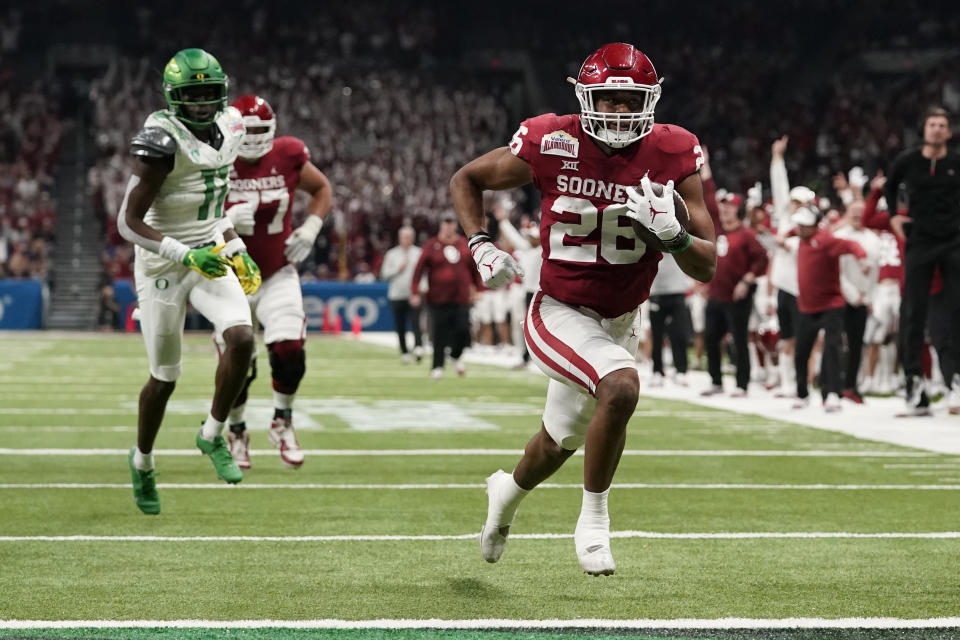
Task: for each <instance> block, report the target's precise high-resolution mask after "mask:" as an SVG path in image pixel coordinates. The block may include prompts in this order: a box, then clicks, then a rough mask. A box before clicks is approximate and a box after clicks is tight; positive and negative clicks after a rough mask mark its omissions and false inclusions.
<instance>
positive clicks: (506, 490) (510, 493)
mask: <svg viewBox="0 0 960 640" xmlns="http://www.w3.org/2000/svg"><path fill="white" fill-rule="evenodd" d="M509 477H510V479H509V481H503V482H501V483H500V485H499V486H498V487H497V493H499V494H500V495H499V497H500V500H499V505H498V506H499V510H496V509H495V510H494V511H493V512H490V511H487V524H489V525H493V526H495V527H504V526H507V525H510V524H512V523H513V518H514V516H516V515H517V507H518V506H520V501H521V500H523V498H524V496H526V495H527V494H528V493H530V489H523V488H521V487H520V485H518V484H517V481H516V480H514V479H513V474H512V473H510V474H509Z"/></svg>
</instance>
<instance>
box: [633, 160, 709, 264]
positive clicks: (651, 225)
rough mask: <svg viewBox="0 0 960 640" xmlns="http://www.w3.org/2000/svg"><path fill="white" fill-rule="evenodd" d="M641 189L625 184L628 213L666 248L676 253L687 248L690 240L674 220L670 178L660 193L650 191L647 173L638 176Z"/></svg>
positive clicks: (674, 211)
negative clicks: (640, 190)
mask: <svg viewBox="0 0 960 640" xmlns="http://www.w3.org/2000/svg"><path fill="white" fill-rule="evenodd" d="M640 188H641V189H642V190H643V193H642V194H641V193H640V192H638V191H637V190H636V189H635V188H633V187H627V216H628V217H630V218H633V219H634V220H636V221H637V222H639V223H640V224H642V225H643V226H644V227H646V228H647V229H649V230H650V231H652V232H653V234H654V235H656V236H657V237H658V238H660V241H661V242H663V245H664V247H666V249H667V251H669V252H671V253H676V252H678V251H683V250H684V249H686V248H687V247H689V246H690V243H691V242H693V240H692V239H691V237H690V235H689V234H688V233H687V231H686V229H684V228H683V226H682V225H681V224H680V221H679V220H677V213H676V207H675V205H674V202H673V180H670V181H669V182H667V184H666V185H665V186H664V187H663V193H662V194H661V195H659V196H658V195H656V194H654V193H653V188H652V187H651V186H650V178H648V177H647V176H643V178H641V180H640Z"/></svg>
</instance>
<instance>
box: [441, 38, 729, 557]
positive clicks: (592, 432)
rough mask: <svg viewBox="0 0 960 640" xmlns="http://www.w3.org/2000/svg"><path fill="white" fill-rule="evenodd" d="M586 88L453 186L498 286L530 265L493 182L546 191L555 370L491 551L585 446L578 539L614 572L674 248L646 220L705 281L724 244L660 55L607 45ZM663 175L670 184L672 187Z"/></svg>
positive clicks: (548, 358)
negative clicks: (671, 102)
mask: <svg viewBox="0 0 960 640" xmlns="http://www.w3.org/2000/svg"><path fill="white" fill-rule="evenodd" d="M576 95H577V98H578V99H579V101H580V105H581V109H582V111H581V114H579V115H565V116H557V115H555V114H552V113H550V114H546V115H542V116H537V117H535V118H530V119H529V120H525V121H524V122H523V123H522V124H521V125H520V128H519V129H518V130H517V133H516V135H514V137H513V140H512V141H511V143H510V145H509V146H508V147H501V148H499V149H495V150H493V151H491V152H489V153H487V154H486V155H483V156H481V157H479V158H477V159H475V160H473V161H472V162H470V163H468V164H467V165H465V166H464V167H463V168H461V169H460V170H459V171H458V172H457V173H456V174H455V175H454V176H453V178H452V179H451V181H450V188H451V191H452V195H453V203H454V208H455V209H456V211H457V214H458V215H459V217H460V223H461V225H462V226H463V229H464V231H465V232H466V233H467V235H468V236H470V238H471V240H470V247H471V250H472V252H473V255H474V259H475V260H476V262H477V265H478V267H479V269H480V274H481V275H482V276H483V279H484V283H485V284H486V285H487V286H488V287H500V286H503V285H504V284H506V283H507V282H508V281H510V280H511V279H512V278H513V277H514V275H515V274H516V273H517V272H518V268H517V266H516V263H515V262H514V261H513V259H512V258H511V257H510V256H509V255H508V254H506V253H505V252H503V251H500V250H499V249H497V248H496V247H495V246H494V245H493V243H492V242H490V239H489V237H488V236H487V234H486V232H485V231H484V230H483V226H482V225H483V222H484V216H483V208H482V195H483V191H484V190H485V189H511V188H515V187H520V186H522V185H525V184H528V183H530V182H533V183H534V185H536V187H537V188H538V189H539V190H540V192H541V195H542V215H541V218H540V239H541V246H542V247H543V267H542V269H541V272H540V286H541V291H540V292H539V293H537V294H536V296H535V297H534V299H533V302H532V303H531V305H530V308H529V310H528V312H527V318H526V323H525V324H526V326H525V334H526V342H527V347H528V349H529V350H530V354H531V356H532V357H533V359H534V361H535V362H536V363H537V364H538V366H539V367H540V368H541V369H542V370H543V371H544V373H546V374H547V375H548V376H550V378H551V380H550V383H549V386H548V388H547V401H546V408H545V409H544V413H543V424H542V428H541V429H540V431H539V432H538V433H537V434H536V435H535V436H534V437H533V438H532V439H531V440H530V442H529V443H528V444H527V447H526V450H525V452H524V455H523V457H522V458H521V460H520V462H519V464H518V465H517V467H516V468H515V469H514V470H513V473H512V474H508V473H505V472H503V471H497V472H496V473H494V474H493V475H491V476H490V477H489V478H488V479H487V493H488V495H489V499H488V510H487V520H486V524H485V525H484V527H483V530H482V531H481V533H480V546H481V552H482V554H483V557H484V559H485V560H487V562H496V561H497V560H498V559H499V558H500V555H501V554H502V553H503V548H504V545H505V544H506V536H507V534H508V532H509V527H510V524H511V523H512V522H513V517H514V514H515V513H516V509H517V506H518V504H519V502H520V500H521V499H522V498H523V496H524V495H526V494H527V493H528V492H529V491H530V490H531V489H533V488H534V487H535V486H537V485H538V484H540V483H541V482H543V481H544V480H545V479H546V478H548V477H549V476H550V475H551V474H552V473H553V472H554V471H556V470H557V469H559V468H560V466H561V465H562V464H563V463H564V461H565V460H566V459H567V458H569V457H570V456H571V455H572V454H573V452H574V450H576V449H577V448H578V447H580V446H581V445H584V447H585V449H584V454H585V457H584V483H583V486H584V490H583V506H582V510H581V513H580V518H579V520H578V521H577V527H576V531H575V534H574V542H575V545H576V552H577V557H578V559H579V562H580V566H581V567H582V568H583V570H584V571H585V572H586V573H589V574H591V575H609V574H611V573H613V571H614V568H615V565H614V561H613V556H612V554H611V551H610V519H609V515H608V512H607V494H608V492H609V490H610V484H611V482H612V479H613V474H614V471H615V470H616V467H617V463H618V462H619V459H620V454H621V453H622V451H623V447H624V443H625V439H626V426H627V421H628V420H629V418H630V416H631V415H632V414H633V410H634V407H635V406H636V403H637V398H638V394H639V384H640V383H639V379H638V377H637V371H636V369H635V367H634V356H635V353H636V349H637V332H636V319H637V307H638V306H639V305H640V303H641V302H642V301H643V300H645V299H646V297H647V295H648V293H649V290H650V284H651V282H652V280H653V277H654V275H655V274H656V272H657V263H658V262H659V261H660V258H661V257H662V254H661V253H660V252H659V251H657V250H655V249H653V248H652V247H649V246H647V245H646V244H644V242H643V241H642V240H641V239H640V238H639V237H638V236H637V235H636V233H635V232H634V229H633V226H632V222H633V220H636V221H637V222H639V223H641V224H643V225H644V226H645V227H647V228H648V229H649V230H650V231H651V232H653V233H655V234H656V235H657V237H659V238H660V239H661V241H662V242H663V244H664V245H665V246H666V247H669V248H670V250H671V252H672V253H673V254H674V257H675V258H676V261H677V264H678V265H680V267H681V269H683V270H684V271H685V272H686V273H687V274H689V275H690V276H692V277H694V278H696V279H697V280H700V281H708V280H710V278H711V277H712V276H713V271H714V269H715V267H716V250H715V247H714V243H713V239H714V231H713V222H712V221H711V219H710V215H709V214H708V213H707V209H706V205H705V204H704V202H703V193H702V190H701V184H700V176H699V174H698V173H697V172H698V170H699V168H700V165H701V164H702V161H703V156H702V153H701V149H700V146H699V144H698V143H697V139H696V137H694V136H693V135H692V134H691V133H689V132H687V131H685V130H684V129H681V128H679V127H675V126H672V125H661V124H654V122H653V111H654V107H655V105H656V103H657V100H658V99H659V97H660V83H659V81H658V79H657V75H656V71H655V70H654V68H653V65H652V64H651V63H650V60H648V59H647V57H646V56H645V55H643V54H642V53H641V52H640V51H638V50H637V49H635V48H634V47H633V46H631V45H628V44H620V43H617V44H607V45H604V46H603V47H601V48H600V49H598V50H597V51H595V52H594V53H592V54H591V55H590V56H589V57H588V58H587V59H586V61H585V62H584V63H583V66H582V67H581V68H580V73H579V77H578V79H577V81H576ZM650 181H655V182H659V183H665V184H666V187H665V188H664V191H663V194H662V196H656V195H654V193H653V189H652V188H651V186H650ZM674 183H676V185H677V187H676V191H677V193H679V194H680V195H681V196H682V197H683V199H684V200H685V202H686V205H687V208H688V210H689V213H690V231H691V234H688V233H687V231H686V230H684V229H683V227H681V225H680V223H679V221H678V220H677V218H676V215H675V212H674V201H673V193H672V192H673V185H674ZM637 185H640V186H641V187H642V192H639V191H638V190H637V189H635V188H634V187H635V186H637ZM631 219H633V220H631ZM694 236H696V237H694Z"/></svg>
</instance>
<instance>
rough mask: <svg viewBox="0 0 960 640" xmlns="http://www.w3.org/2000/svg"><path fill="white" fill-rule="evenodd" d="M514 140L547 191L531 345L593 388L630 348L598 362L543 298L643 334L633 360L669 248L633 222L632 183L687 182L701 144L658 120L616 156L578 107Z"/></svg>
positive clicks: (562, 376) (523, 129) (538, 121)
mask: <svg viewBox="0 0 960 640" xmlns="http://www.w3.org/2000/svg"><path fill="white" fill-rule="evenodd" d="M510 150H511V151H512V152H513V154H514V155H516V156H517V157H519V158H521V159H522V160H524V161H526V162H527V164H529V165H530V170H531V173H532V174H533V181H534V184H535V185H536V186H537V188H538V189H539V190H540V193H541V196H542V201H541V215H540V246H541V247H542V248H543V249H542V255H543V266H542V268H541V271H540V289H541V290H540V292H538V293H537V294H536V296H535V297H534V300H533V304H532V305H531V307H530V310H529V312H528V318H527V319H528V322H527V323H526V327H525V333H526V338H527V347H528V349H529V350H530V353H531V354H533V356H534V357H535V359H536V360H538V361H539V362H540V363H541V368H544V365H545V367H546V368H545V372H547V373H548V375H550V376H551V377H552V378H554V379H557V380H558V381H560V380H562V381H565V382H572V383H574V384H576V385H578V386H580V387H583V389H585V390H586V391H588V392H590V393H591V394H592V393H593V392H594V390H595V389H596V385H597V383H598V382H599V381H600V379H602V378H603V376H604V375H606V374H607V373H609V372H610V371H613V370H615V369H617V368H622V367H623V366H625V365H626V364H628V363H627V361H626V359H625V357H616V358H613V360H611V361H610V362H596V363H592V362H590V361H589V360H590V359H589V358H584V357H583V356H584V355H585V354H584V353H583V352H582V351H581V350H580V349H579V348H575V347H574V346H573V345H572V344H570V343H569V342H567V343H566V344H564V341H565V338H564V336H561V335H556V333H555V332H554V331H552V330H551V327H550V325H551V323H550V322H546V323H545V322H544V320H543V317H542V316H543V310H544V305H545V304H546V305H548V306H549V305H550V304H555V303H557V302H559V303H563V304H564V305H569V306H572V307H580V308H582V309H584V312H585V313H588V314H590V315H594V316H596V317H597V318H601V319H604V320H610V321H612V322H611V323H610V324H613V325H616V328H617V332H618V333H620V332H624V331H625V332H627V333H632V334H633V335H629V336H627V337H630V338H634V340H631V341H630V342H631V343H632V344H631V345H627V346H626V348H627V350H628V351H631V353H630V354H629V364H630V366H632V363H633V354H634V353H635V352H636V348H637V344H638V340H637V339H636V338H637V336H636V332H635V331H633V327H632V323H633V319H634V317H635V316H636V312H637V309H638V307H639V306H640V303H642V302H643V301H644V300H646V299H647V296H648V295H649V293H650V285H651V283H652V282H653V278H654V276H655V275H656V274H657V264H658V263H659V262H660V259H661V257H662V256H663V254H661V253H660V252H659V251H658V250H656V249H653V248H652V247H648V246H647V245H646V244H645V243H644V242H643V241H642V240H641V239H640V237H639V236H637V235H636V233H635V232H634V229H633V225H632V223H631V220H630V218H628V217H627V215H626V212H627V208H626V204H625V203H626V201H627V196H626V193H625V191H626V189H627V187H636V186H637V185H639V184H640V179H641V178H642V177H643V176H644V175H648V176H649V178H650V179H651V180H652V181H653V182H659V183H661V184H665V183H666V182H667V181H669V180H673V181H674V182H675V183H679V182H682V181H683V179H684V178H686V177H688V176H689V175H691V174H693V173H696V172H697V171H698V170H699V168H700V165H701V164H703V154H702V151H701V148H700V145H699V143H698V142H697V138H696V136H694V135H693V134H692V133H690V132H689V131H687V130H685V129H683V128H681V127H677V126H674V125H664V124H655V125H653V129H652V131H650V133H649V134H647V135H646V136H644V137H643V138H641V139H640V140H639V141H637V142H635V143H633V144H631V145H629V146H627V147H626V148H625V149H623V150H622V151H620V152H619V153H616V154H614V155H611V156H608V155H606V154H605V153H604V152H603V151H602V150H601V149H600V148H599V147H598V146H597V144H596V143H595V142H594V141H593V140H592V139H591V138H590V137H589V136H588V135H587V134H586V133H585V132H584V130H583V127H582V126H581V124H580V115H579V114H572V115H565V116H557V115H555V114H552V113H550V114H545V115H541V116H537V117H535V118H530V119H528V120H525V121H524V122H523V123H522V124H521V125H520V128H519V129H518V130H517V133H516V134H515V135H514V136H513V139H512V141H511V143H510ZM551 300H552V301H553V302H551ZM545 301H546V302H545ZM628 316H629V317H628ZM614 319H616V321H615V322H614V321H613V320H614ZM570 340H574V341H577V342H579V341H578V340H576V339H575V338H574V337H572V336H571V338H570ZM584 346H586V345H584ZM587 349H589V347H588V346H587ZM625 354H626V352H624V354H621V355H625ZM600 360H606V358H604V357H601V358H600ZM548 396H549V392H548ZM548 405H549V402H548ZM545 417H546V416H545ZM548 429H549V425H548ZM568 444H576V442H569V443H568ZM564 446H565V447H566V446H567V445H566V444H565V445H564Z"/></svg>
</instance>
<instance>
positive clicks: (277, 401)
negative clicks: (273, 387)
mask: <svg viewBox="0 0 960 640" xmlns="http://www.w3.org/2000/svg"><path fill="white" fill-rule="evenodd" d="M294 397H296V394H293V393H280V392H279V391H274V392H273V406H274V407H276V408H277V409H293V399H294Z"/></svg>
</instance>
